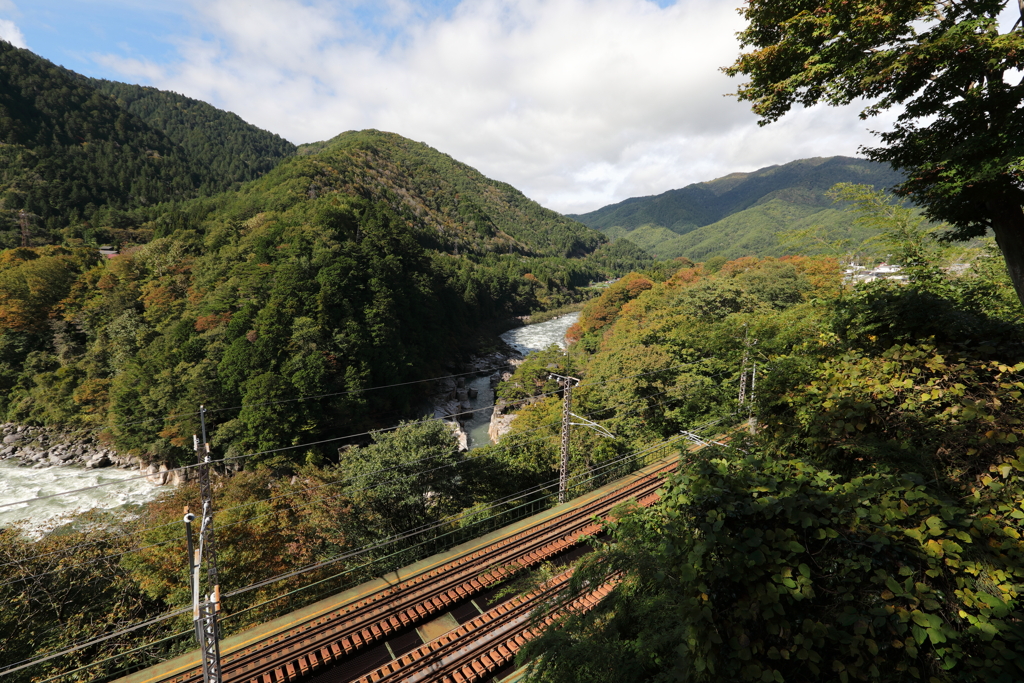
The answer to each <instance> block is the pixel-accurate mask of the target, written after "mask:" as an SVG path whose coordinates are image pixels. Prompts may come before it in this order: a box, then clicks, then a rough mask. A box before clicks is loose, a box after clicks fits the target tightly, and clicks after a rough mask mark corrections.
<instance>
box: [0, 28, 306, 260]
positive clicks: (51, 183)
mask: <svg viewBox="0 0 1024 683" xmlns="http://www.w3.org/2000/svg"><path fill="white" fill-rule="evenodd" d="M96 86H100V87H96ZM107 92H109V93H110V94H112V95H115V96H117V97H119V98H120V104H119V101H115V99H113V98H112V97H110V96H108V94H106V93H107ZM293 149H294V148H293V146H292V145H291V144H290V143H288V142H287V141H285V140H283V139H281V138H280V137H278V136H276V135H272V134H270V133H267V132H265V131H261V130H259V129H257V128H255V127H253V126H250V125H248V124H246V123H245V122H244V121H242V120H241V119H239V118H238V117H237V116H235V115H234V114H229V113H227V112H221V111H218V110H216V109H214V108H213V107H210V106H209V105H205V104H202V103H198V102H195V101H194V100H188V98H182V97H180V96H177V95H173V94H171V93H160V92H159V91H155V90H153V89H151V88H140V87H138V86H122V85H121V84H114V83H107V82H103V81H93V80H91V79H87V78H84V77H82V76H80V75H78V74H75V73H74V72H71V71H68V70H66V69H64V68H62V67H59V66H56V65H54V64H53V63H51V62H49V61H47V60H45V59H42V58H41V57H38V56H37V55H35V54H33V53H31V52H29V51H28V50H23V49H19V48H16V47H13V46H12V45H11V44H10V43H6V42H4V41H0V247H12V246H16V245H21V244H23V243H24V242H25V241H27V242H28V243H29V244H47V243H54V242H59V241H61V240H62V239H65V238H75V237H78V238H85V239H86V240H95V239H102V240H104V241H106V240H110V239H117V238H119V237H121V238H127V239H128V240H129V241H137V240H138V239H140V238H139V236H136V235H131V234H130V233H129V234H124V233H121V232H119V231H123V230H125V229H126V228H127V227H128V225H129V224H130V223H131V220H130V219H126V218H125V217H124V216H123V215H122V214H123V212H125V211H132V210H136V209H139V208H143V207H152V206H153V205H155V204H159V203H161V202H169V201H181V200H185V199H189V198H192V197H196V196H199V195H201V194H211V193H214V192H218V191H222V190H225V189H227V188H229V187H232V186H233V185H236V184H237V183H238V182H239V181H245V180H250V179H253V178H255V177H258V176H259V175H260V174H262V173H264V172H265V171H266V170H268V169H269V168H271V167H272V166H273V164H274V163H276V161H277V160H279V159H280V158H282V157H284V156H285V155H287V154H290V153H291V152H292V151H293ZM23 231H27V232H28V233H29V235H28V237H27V238H25V239H23V236H22V233H23ZM111 231H113V232H111ZM141 239H145V236H142V238H141ZM119 241H120V240H119Z"/></svg>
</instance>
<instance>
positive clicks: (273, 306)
mask: <svg viewBox="0 0 1024 683" xmlns="http://www.w3.org/2000/svg"><path fill="white" fill-rule="evenodd" d="M124 215H125V219H126V220H130V221H136V222H135V223H132V224H131V226H132V229H135V230H137V231H140V232H146V233H148V234H151V235H152V236H153V239H152V240H151V241H149V242H148V243H146V244H144V245H139V246H135V247H130V248H128V249H125V250H123V251H122V254H121V255H120V256H118V257H116V258H113V259H109V260H100V259H99V258H98V256H97V254H96V252H95V250H94V249H92V248H89V247H85V246H75V245H74V244H71V243H69V244H68V245H67V246H49V247H37V248H17V249H10V250H7V251H6V252H4V253H3V256H2V259H0V319H2V320H3V321H4V323H5V324H4V328H3V331H2V333H0V370H2V372H0V377H2V379H0V410H3V411H4V412H6V416H7V419H9V420H13V421H18V422H37V423H62V424H77V425H81V426H82V427H87V428H90V429H96V430H102V431H104V433H105V434H106V435H107V437H108V438H109V439H111V440H112V441H113V442H114V443H116V444H117V445H119V446H121V447H122V448H128V449H131V450H133V451H134V452H136V453H138V454H140V455H143V456H145V457H147V458H151V459H159V460H168V461H172V462H174V461H178V460H180V459H182V458H185V457H190V456H189V451H188V450H187V448H186V446H187V439H186V436H187V435H189V434H192V433H193V431H194V429H195V425H194V424H193V420H194V417H190V415H192V416H194V411H195V408H196V406H197V405H199V403H204V404H206V405H208V406H215V407H230V408H231V410H229V411H225V412H223V413H222V414H219V415H218V418H217V420H216V421H215V423H216V426H215V429H214V432H213V438H212V441H213V443H214V444H215V445H217V446H219V447H224V448H227V449H228V450H229V452H231V453H236V452H241V451H247V450H248V451H251V450H265V449H276V448H283V447H287V446H290V445H291V444H294V443H298V442H300V441H316V440H317V438H318V437H322V436H327V435H337V434H338V433H351V432H357V431H361V430H363V429H365V428H368V427H373V426H379V425H388V424H393V423H394V422H395V421H397V420H398V419H399V418H401V417H403V416H408V415H410V414H411V412H410V411H411V410H412V409H413V408H414V407H415V406H416V405H417V401H418V400H420V399H419V396H418V395H417V394H416V393H415V391H416V390H415V389H408V388H406V389H403V390H401V391H397V390H396V391H391V392H388V391H378V392H373V393H370V394H363V393H362V389H364V388H366V387H371V386H381V385H391V384H396V383H402V382H408V381H410V380H415V379H418V378H421V377H424V376H432V375H431V373H433V374H435V375H436V374H444V371H443V368H444V364H445V363H446V362H448V361H449V360H450V359H451V358H452V357H453V354H456V353H458V352H459V349H460V348H461V347H462V346H463V343H464V340H466V339H467V338H469V337H471V336H472V332H473V331H474V329H475V326H477V325H478V324H480V323H481V322H483V321H487V320H495V319H500V318H507V317H510V316H513V315H519V314H524V313H528V312H530V311H531V310H535V309H539V308H544V307H547V306H552V305H560V304H562V303H566V302H568V301H571V300H573V298H574V297H575V296H576V294H575V293H574V292H575V289H576V288H577V287H579V286H581V285H586V284H587V283H588V282H590V281H592V280H596V279H604V278H607V277H609V276H611V275H613V274H615V273H621V272H624V271H625V270H628V269H630V268H636V267H643V266H644V265H649V264H650V263H651V258H650V257H649V256H648V255H646V254H645V253H643V252H642V251H640V250H638V249H636V248H635V247H633V246H632V245H631V244H629V243H628V242H626V241H622V242H616V243H614V244H608V243H607V240H606V238H604V237H603V236H602V235H600V234H599V233H597V232H594V231H592V230H590V229H589V228H587V227H585V226H583V225H582V224H579V223H576V222H574V221H571V220H569V219H566V218H564V217H562V216H560V215H558V214H556V213H554V212H552V211H548V210H546V209H543V208H542V207H540V206H539V205H537V204H536V203H534V202H532V201H530V200H528V199H526V198H525V197H524V196H523V195H522V194H521V193H519V192H518V191H516V190H515V189H514V188H512V187H510V186H508V185H505V184H502V183H496V182H493V181H490V180H487V179H486V178H484V177H483V176H482V175H481V174H479V173H478V172H476V171H475V170H473V169H471V168H469V167H467V166H465V165H464V164H460V163H458V162H456V161H454V160H453V159H451V158H450V157H448V156H446V155H443V154H441V153H439V152H437V151H436V150H433V149H431V148H429V147H427V146H426V145H423V144H420V143H414V142H412V141H409V140H406V139H404V138H401V137H399V136H397V135H393V134H389V133H380V132H377V131H364V132H360V133H347V134H344V135H341V136H339V137H338V138H335V139H334V140H332V141H330V142H328V143H324V144H322V145H317V146H316V147H307V148H305V149H304V150H303V153H302V154H301V155H297V156H292V157H289V158H286V159H285V160H284V161H282V162H281V163H279V164H278V165H277V166H276V167H275V168H274V169H273V170H272V171H270V172H269V173H267V174H266V175H264V176H263V177H262V178H260V179H258V180H255V181H253V182H250V183H247V184H245V185H243V186H242V187H241V188H240V189H239V190H236V191H231V192H226V193H222V194H219V195H216V196H213V197H208V198H198V199H194V200H191V201H189V202H184V203H176V204H162V205H158V206H155V207H149V208H147V209H145V210H136V211H133V212H127V213H125V214H124ZM420 389H426V387H420ZM322 395H327V397H324V398H320V399H316V400H309V401H304V400H303V401H297V400H296V399H302V398H303V397H308V396H322ZM268 400H287V401H293V400H296V401H295V402H293V403H286V404H279V405H267V403H266V401H268ZM307 457H308V458H312V459H314V460H316V459H319V458H328V459H330V458H332V457H335V456H334V450H332V446H330V445H328V446H325V447H323V448H322V449H312V450H308V451H299V452H289V453H287V454H285V455H284V456H281V458H279V460H280V461H281V462H287V463H292V464H294V463H296V462H302V461H303V460H304V459H306V458H307Z"/></svg>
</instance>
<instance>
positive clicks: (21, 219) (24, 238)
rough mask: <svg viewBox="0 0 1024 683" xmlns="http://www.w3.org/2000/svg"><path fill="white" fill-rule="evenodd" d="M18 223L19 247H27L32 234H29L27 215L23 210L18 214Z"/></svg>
mask: <svg viewBox="0 0 1024 683" xmlns="http://www.w3.org/2000/svg"><path fill="white" fill-rule="evenodd" d="M18 223H19V224H20V225H21V246H23V247H27V246H29V245H30V243H31V241H32V240H31V237H32V233H31V232H29V227H28V225H29V223H28V214H27V213H25V210H24V209H22V210H21V212H20V213H19V214H18Z"/></svg>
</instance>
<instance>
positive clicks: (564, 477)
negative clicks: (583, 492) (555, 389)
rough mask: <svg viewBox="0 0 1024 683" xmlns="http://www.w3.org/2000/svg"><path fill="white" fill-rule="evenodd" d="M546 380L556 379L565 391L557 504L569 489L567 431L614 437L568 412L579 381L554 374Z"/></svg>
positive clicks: (591, 422)
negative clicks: (575, 429) (582, 429)
mask: <svg viewBox="0 0 1024 683" xmlns="http://www.w3.org/2000/svg"><path fill="white" fill-rule="evenodd" d="M548 378H550V379H557V380H558V383H559V384H561V385H562V387H563V388H564V389H565V393H564V395H563V398H562V462H561V465H560V466H559V469H558V502H559V503H564V502H565V491H566V489H567V488H568V487H569V429H570V428H571V427H572V426H573V425H576V426H578V427H587V428H588V429H593V430H594V431H595V432H597V433H598V434H600V435H601V436H604V437H607V438H609V439H614V438H615V435H614V434H612V433H611V432H609V431H608V430H607V429H605V428H604V427H602V426H601V425H599V424H597V423H596V422H594V421H592V420H588V419H587V418H585V417H580V416H579V415H577V414H576V413H573V412H572V411H571V410H570V407H571V403H572V388H573V387H574V386H576V385H577V384H579V383H580V380H578V379H576V378H575V377H568V376H566V375H556V374H554V373H551V374H550V375H548ZM574 417H575V418H576V419H577V420H581V422H573V421H572V418H574Z"/></svg>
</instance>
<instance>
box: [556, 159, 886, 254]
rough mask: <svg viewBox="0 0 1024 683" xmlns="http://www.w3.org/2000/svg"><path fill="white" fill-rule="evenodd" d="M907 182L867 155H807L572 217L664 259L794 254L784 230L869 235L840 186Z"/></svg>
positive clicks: (842, 235)
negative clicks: (838, 198) (838, 194)
mask: <svg viewBox="0 0 1024 683" xmlns="http://www.w3.org/2000/svg"><path fill="white" fill-rule="evenodd" d="M900 179H901V178H900V176H899V175H898V174H897V173H896V172H894V171H892V170H891V169H889V168H887V167H884V166H882V165H879V164H876V163H873V162H870V161H866V160H864V159H854V158H851V157H828V158H813V159H800V160H798V161H792V162H790V163H788V164H783V165H781V166H769V167H767V168H762V169H760V170H758V171H754V172H753V173H733V174H730V175H727V176H725V177H723V178H718V179H717V180H712V181H709V182H704V183H695V184H693V185H688V186H686V187H684V188H681V189H678V190H670V191H668V192H665V193H662V194H660V195H657V196H652V197H633V198H630V199H627V200H625V201H623V202H619V203H618V204H612V205H610V206H606V207H604V208H601V209H597V210H596V211H591V212H590V213H586V214H581V215H574V216H572V217H573V218H576V219H577V220H579V221H581V222H582V223H585V224H586V225H588V226H590V227H592V228H595V229H597V230H600V231H601V232H603V233H605V234H606V235H608V236H609V237H626V238H628V239H629V240H630V241H631V242H634V243H635V244H637V245H638V246H640V247H642V248H644V249H646V250H647V251H649V252H650V253H652V254H654V255H655V256H658V257H660V258H675V257H678V256H686V257H688V258H691V259H696V260H704V259H706V258H708V257H711V256H723V257H726V258H739V257H740V256H746V255H760V256H780V255H782V254H786V253H793V251H794V249H793V247H792V246H786V245H783V244H781V243H780V241H779V240H778V239H777V237H776V236H777V234H778V233H779V232H783V231H790V230H799V229H801V228H808V227H811V226H815V225H820V226H822V227H823V228H825V229H826V230H829V231H832V232H833V234H834V236H835V237H836V238H843V237H853V238H854V239H857V238H863V237H864V236H866V235H862V234H861V231H859V230H858V229H857V228H855V227H854V226H852V225H851V222H850V221H849V220H848V218H847V217H846V216H844V215H843V212H842V211H841V210H840V209H839V208H837V207H836V206H835V205H834V204H833V202H832V200H831V199H830V198H829V197H827V196H826V192H827V191H828V190H829V188H831V187H832V186H833V185H835V184H836V183H841V182H844V183H856V184H865V185H872V186H874V187H875V188H876V189H888V188H889V187H892V186H893V185H895V184H896V183H897V182H899V181H900ZM858 241H859V240H858ZM801 251H804V252H806V251H807V249H801Z"/></svg>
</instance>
